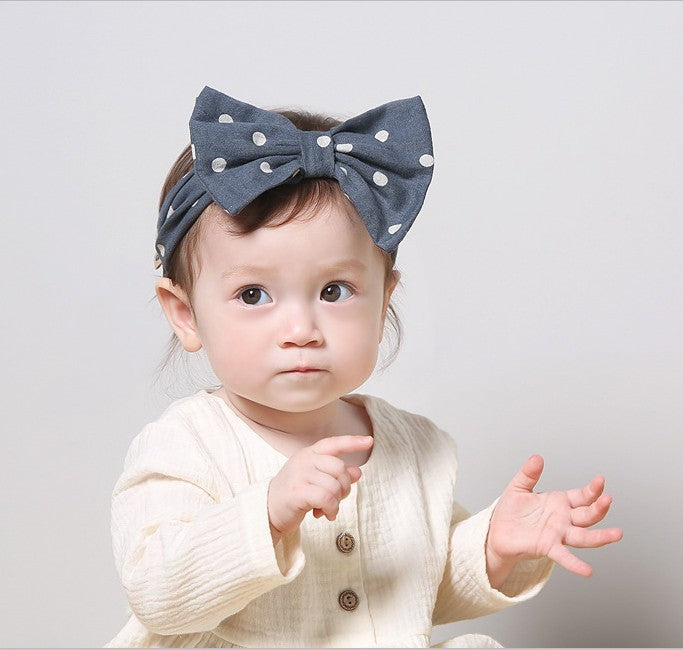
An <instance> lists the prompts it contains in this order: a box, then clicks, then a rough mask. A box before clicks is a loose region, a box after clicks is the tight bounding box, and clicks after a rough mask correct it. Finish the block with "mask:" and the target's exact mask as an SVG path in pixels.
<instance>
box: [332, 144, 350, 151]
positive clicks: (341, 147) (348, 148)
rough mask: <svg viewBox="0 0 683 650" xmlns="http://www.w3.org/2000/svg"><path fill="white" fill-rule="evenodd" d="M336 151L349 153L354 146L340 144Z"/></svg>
mask: <svg viewBox="0 0 683 650" xmlns="http://www.w3.org/2000/svg"><path fill="white" fill-rule="evenodd" d="M335 149H336V150H337V151H343V152H344V153H348V152H349V151H351V150H352V149H353V145H352V144H338V145H336V146H335Z"/></svg>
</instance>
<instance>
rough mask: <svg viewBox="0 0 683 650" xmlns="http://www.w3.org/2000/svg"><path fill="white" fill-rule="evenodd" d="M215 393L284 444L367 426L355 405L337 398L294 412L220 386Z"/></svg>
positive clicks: (303, 444) (307, 441)
mask: <svg viewBox="0 0 683 650" xmlns="http://www.w3.org/2000/svg"><path fill="white" fill-rule="evenodd" d="M215 394H216V395H217V396H218V397H220V398H222V399H223V400H225V402H226V403H227V404H228V406H229V407H231V408H232V410H233V411H235V412H236V413H237V415H238V416H240V417H241V418H242V419H243V420H244V421H245V422H246V423H247V424H248V425H249V426H251V427H252V428H254V429H255V430H256V431H257V432H259V433H261V434H264V435H265V436H267V437H268V438H269V439H270V441H272V442H278V441H280V442H282V444H284V445H295V446H296V447H307V446H310V445H312V444H315V443H316V442H317V441H318V440H321V439H322V438H328V437H332V436H339V435H347V434H348V435H354V434H355V435H364V434H365V433H366V429H367V427H366V426H364V423H363V421H362V420H361V419H359V418H358V413H357V407H355V406H354V405H352V404H349V403H348V402H345V401H344V400H341V399H337V400H335V401H333V402H330V403H329V404H326V405H325V406H323V407H321V408H319V409H316V410H313V411H306V412H303V413H297V412H289V411H279V410H276V409H271V408H269V407H267V406H263V405H262V404H258V403H256V402H252V401H250V400H246V399H244V398H242V397H240V396H239V395H235V394H228V393H227V392H226V391H225V388H224V387H221V388H220V389H219V390H218V391H216V393H215ZM363 410H364V409H363Z"/></svg>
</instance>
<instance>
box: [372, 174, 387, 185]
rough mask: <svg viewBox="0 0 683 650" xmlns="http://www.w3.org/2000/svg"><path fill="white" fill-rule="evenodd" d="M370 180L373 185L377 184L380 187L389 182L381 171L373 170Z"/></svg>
mask: <svg viewBox="0 0 683 650" xmlns="http://www.w3.org/2000/svg"><path fill="white" fill-rule="evenodd" d="M372 180H373V182H374V183H375V185H379V186H380V187H384V186H385V185H386V184H387V183H388V182H389V179H388V178H387V177H386V175H385V174H383V173H382V172H375V173H374V174H373V175H372Z"/></svg>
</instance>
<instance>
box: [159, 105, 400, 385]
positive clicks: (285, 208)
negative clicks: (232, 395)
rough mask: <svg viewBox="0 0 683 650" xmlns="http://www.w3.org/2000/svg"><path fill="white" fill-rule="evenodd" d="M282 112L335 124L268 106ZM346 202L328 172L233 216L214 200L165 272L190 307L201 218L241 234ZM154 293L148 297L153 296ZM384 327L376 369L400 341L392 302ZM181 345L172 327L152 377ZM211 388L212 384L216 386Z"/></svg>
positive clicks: (181, 171) (187, 155)
mask: <svg viewBox="0 0 683 650" xmlns="http://www.w3.org/2000/svg"><path fill="white" fill-rule="evenodd" d="M270 110H272V112H274V113H278V114H280V115H282V116H284V117H286V118H287V119H288V120H289V121H290V122H292V123H293V124H294V126H296V127H297V128H298V129H301V130H302V131H327V130H328V129H331V128H332V127H333V126H337V125H338V124H341V121H340V120H337V119H335V118H333V117H330V116H327V115H321V114H317V113H310V112H308V111H301V110H292V109H270ZM192 165H193V159H192V153H191V149H190V146H189V145H188V146H187V147H186V148H185V149H184V150H183V151H182V153H181V154H180V155H179V156H178V159H177V160H176V161H175V163H174V164H173V166H172V167H171V169H170V171H169V173H168V175H167V176H166V180H165V182H164V185H163V188H162V190H161V196H160V197H159V208H158V210H161V206H162V204H163V202H164V200H165V198H166V196H167V195H168V193H169V192H170V190H171V189H172V188H173V186H174V185H175V184H176V183H177V182H178V181H179V180H180V178H181V177H182V176H184V175H185V174H186V173H187V172H188V171H190V170H191V169H192ZM344 202H346V204H348V199H347V198H346V197H345V196H344V194H343V192H342V189H341V187H340V185H339V183H338V182H337V181H336V180H334V179H332V178H304V179H302V180H301V181H300V182H298V183H293V184H288V185H279V186H277V187H274V188H272V189H270V190H268V191H267V192H264V193H263V194H261V195H260V196H258V197H257V198H256V199H254V200H253V201H252V202H251V203H249V204H248V205H247V206H246V207H245V208H244V209H243V210H241V211H240V213H239V219H232V218H230V216H229V215H228V214H227V213H226V212H225V211H224V210H223V208H222V207H220V206H218V205H217V204H216V203H212V204H210V205H209V206H208V207H207V208H206V209H205V210H204V212H202V214H201V215H200V217H199V218H198V219H197V221H196V222H195V223H194V224H193V225H192V227H191V228H190V229H189V230H188V231H187V233H186V234H185V236H184V237H183V238H182V239H181V240H180V243H179V244H178V246H177V247H176V249H175V250H174V252H173V255H172V256H171V259H170V260H166V264H165V268H166V269H167V275H168V277H169V279H170V280H171V282H173V284H174V285H176V286H178V287H180V288H181V289H183V291H184V292H185V293H186V295H187V297H188V300H189V301H190V308H191V309H192V311H193V312H194V308H193V307H192V297H193V291H194V287H195V282H196V280H197V278H198V277H199V273H200V271H201V257H200V254H199V244H200V242H201V240H202V237H203V233H204V231H205V228H206V224H207V223H208V222H209V220H211V219H216V218H219V219H220V218H221V216H223V217H224V219H223V220H222V223H221V225H224V226H225V229H226V230H227V231H228V232H230V233H231V234H238V235H239V234H247V233H250V232H253V231H254V230H256V229H258V228H262V227H266V226H268V227H276V226H279V225H282V224H284V223H287V222H288V221H290V220H292V219H293V218H295V217H296V218H297V219H301V215H302V214H305V213H307V212H309V211H310V213H311V217H313V216H315V214H316V211H317V210H316V209H317V208H318V207H321V206H326V205H330V204H335V203H336V204H338V205H344ZM381 252H382V256H383V258H384V263H385V264H384V268H385V275H384V286H385V288H386V287H387V286H388V284H389V283H390V282H391V281H392V279H393V269H394V264H395V262H396V251H394V252H393V253H386V252H384V251H381ZM156 297H157V296H156V294H155V295H154V296H153V297H152V298H151V300H150V302H151V301H153V300H155V298H156ZM387 329H389V330H391V331H392V332H393V335H394V337H395V345H394V346H393V348H392V350H391V353H390V354H389V355H388V356H387V357H386V358H385V359H384V360H383V362H382V365H381V367H380V369H379V370H380V372H381V371H383V370H384V369H385V368H386V367H388V366H389V365H390V364H391V363H392V362H393V361H394V359H395V358H396V356H397V354H398V351H399V349H400V346H401V338H402V328H401V322H400V320H399V318H398V314H397V313H396V309H395V307H394V305H393V304H392V303H391V301H390V302H389V305H388V307H387V314H386V321H385V336H384V338H383V339H382V342H383V343H384V341H385V340H387V336H386V332H387ZM182 351H183V347H182V345H181V343H180V340H179V339H178V337H177V336H176V334H175V332H171V337H170V339H169V341H168V342H167V344H166V352H165V355H164V358H163V359H162V361H161V362H160V363H159V364H158V366H157V368H156V375H157V379H158V376H159V374H160V373H161V372H162V371H163V370H165V369H166V367H167V366H168V365H169V362H170V361H171V360H173V359H174V358H175V357H177V356H178V355H179V354H182ZM216 388H217V386H216Z"/></svg>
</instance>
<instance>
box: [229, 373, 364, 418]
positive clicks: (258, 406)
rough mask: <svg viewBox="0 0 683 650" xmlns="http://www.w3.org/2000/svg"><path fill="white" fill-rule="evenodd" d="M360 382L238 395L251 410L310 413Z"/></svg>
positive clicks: (293, 387) (332, 402)
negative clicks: (333, 387)
mask: <svg viewBox="0 0 683 650" xmlns="http://www.w3.org/2000/svg"><path fill="white" fill-rule="evenodd" d="M285 381H288V382H289V381H291V382H292V383H296V382H299V381H301V383H302V384H303V383H306V382H307V381H308V379H307V378H304V379H303V380H300V379H298V378H291V380H290V379H289V378H285ZM358 386H360V384H354V385H353V386H351V387H349V388H348V389H346V388H337V389H336V390H335V389H332V390H316V389H313V388H311V387H310V386H303V385H302V386H287V387H285V388H284V389H283V390H281V391H270V392H269V393H268V394H262V395H250V394H243V395H239V399H241V400H244V402H245V406H248V408H250V409H253V410H263V409H267V410H270V411H277V412H281V413H311V412H313V411H319V410H321V409H325V408H326V407H329V406H331V405H332V404H334V403H335V402H337V401H339V399H340V398H341V397H343V396H344V395H347V394H349V393H350V392H353V390H354V389H355V388H357V387H358Z"/></svg>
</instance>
